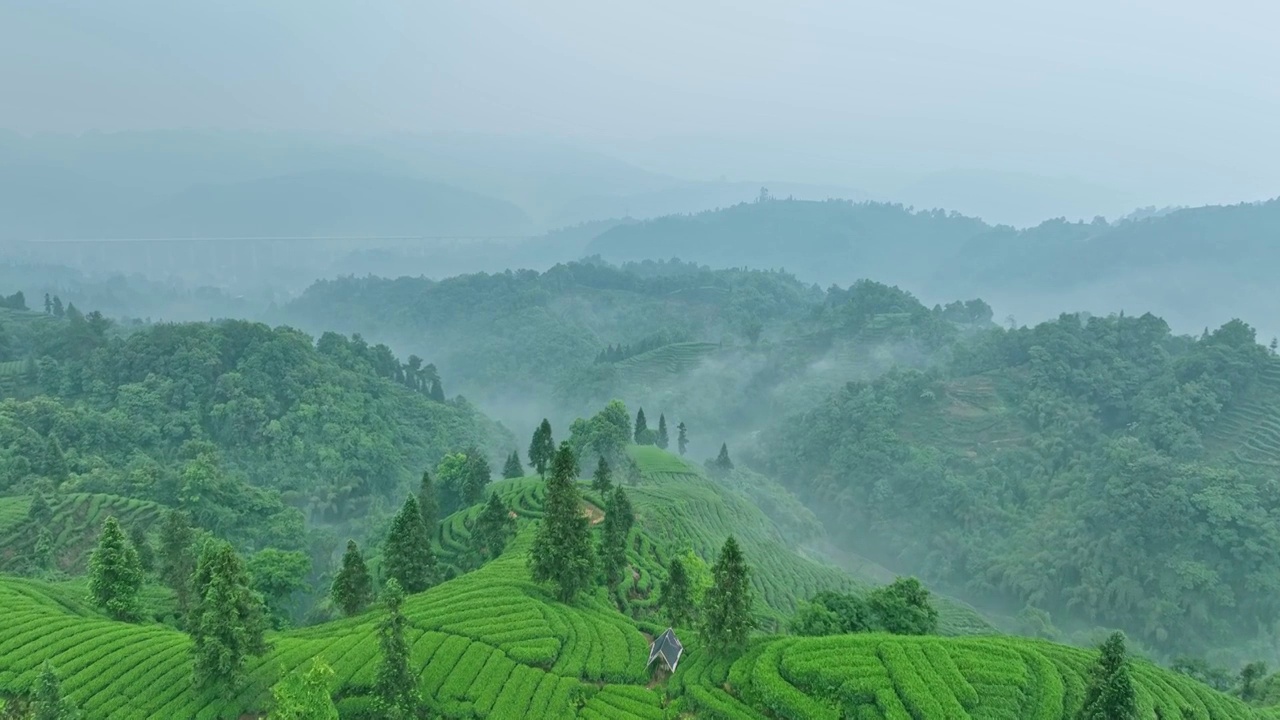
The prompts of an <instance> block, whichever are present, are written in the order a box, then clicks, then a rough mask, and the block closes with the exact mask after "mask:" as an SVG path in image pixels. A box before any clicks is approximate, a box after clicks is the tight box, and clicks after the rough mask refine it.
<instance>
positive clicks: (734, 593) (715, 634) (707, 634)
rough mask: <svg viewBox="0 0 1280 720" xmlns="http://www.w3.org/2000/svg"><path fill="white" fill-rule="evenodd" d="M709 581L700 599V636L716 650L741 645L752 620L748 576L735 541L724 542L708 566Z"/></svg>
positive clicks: (739, 646)
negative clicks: (713, 560)
mask: <svg viewBox="0 0 1280 720" xmlns="http://www.w3.org/2000/svg"><path fill="white" fill-rule="evenodd" d="M711 575H712V583H711V587H709V588H707V593H706V597H704V598H703V601H702V639H703V642H705V643H706V644H707V646H708V647H710V648H711V649H712V650H714V651H716V652H728V651H732V650H737V649H740V648H742V647H744V646H745V645H746V643H747V637H748V635H749V634H750V633H751V628H752V627H753V626H754V625H755V621H754V619H753V618H752V616H751V578H750V570H749V569H748V568H747V563H746V560H744V559H743V557H742V550H741V549H740V548H739V547H738V541H737V540H735V539H734V538H733V536H732V535H730V536H729V539H727V540H725V541H724V547H722V548H721V549H720V556H719V557H718V558H716V564H715V565H714V566H712V568H711Z"/></svg>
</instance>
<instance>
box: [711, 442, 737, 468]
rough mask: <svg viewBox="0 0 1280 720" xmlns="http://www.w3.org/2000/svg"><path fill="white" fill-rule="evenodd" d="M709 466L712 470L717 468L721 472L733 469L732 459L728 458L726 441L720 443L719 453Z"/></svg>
mask: <svg viewBox="0 0 1280 720" xmlns="http://www.w3.org/2000/svg"><path fill="white" fill-rule="evenodd" d="M711 467H712V469H713V470H717V471H719V472H722V473H727V472H729V471H730V470H732V469H733V461H732V460H730V459H729V444H728V443H721V444H720V454H719V455H717V456H716V459H715V460H713V461H712V462H711Z"/></svg>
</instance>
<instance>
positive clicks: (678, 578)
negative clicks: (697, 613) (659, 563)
mask: <svg viewBox="0 0 1280 720" xmlns="http://www.w3.org/2000/svg"><path fill="white" fill-rule="evenodd" d="M658 605H659V606H660V607H661V608H662V609H663V610H665V611H666V613H667V620H668V622H670V623H671V626H672V627H683V626H684V625H685V624H686V623H688V622H689V620H690V618H691V617H692V615H693V589H692V588H691V587H690V586H689V575H688V573H686V572H685V570H684V563H683V562H681V561H680V558H678V557H673V558H671V563H670V564H669V565H668V566H667V579H666V581H664V582H663V583H662V591H661V593H660V594H659V595H658Z"/></svg>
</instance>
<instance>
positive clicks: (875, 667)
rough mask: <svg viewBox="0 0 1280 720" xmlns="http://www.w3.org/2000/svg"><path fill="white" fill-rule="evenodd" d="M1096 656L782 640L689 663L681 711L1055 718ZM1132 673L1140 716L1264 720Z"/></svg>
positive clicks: (1188, 687) (961, 643) (988, 642)
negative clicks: (730, 658) (724, 659)
mask: <svg viewBox="0 0 1280 720" xmlns="http://www.w3.org/2000/svg"><path fill="white" fill-rule="evenodd" d="M1094 657H1095V655H1094V654H1093V653H1091V652H1088V651H1085V650H1080V649H1076V648H1071V647H1066V646H1062V645H1054V644H1052V643H1048V642H1043V641H1039V640H1027V639H1020V638H1019V639H1014V638H1001V637H990V638H945V639H944V638H928V637H925V638H921V637H900V636H891V635H845V636H834V637H824V638H781V639H771V640H763V641H760V642H758V643H756V644H755V645H754V646H753V647H752V648H751V649H750V650H749V651H748V652H747V653H746V654H745V655H744V656H743V657H741V658H740V659H738V660H737V661H736V662H734V663H733V664H732V665H731V666H729V667H728V668H727V670H726V667H725V666H724V665H723V664H719V665H716V664H703V665H700V664H698V663H690V664H689V666H687V668H683V667H682V668H681V671H680V672H679V673H677V678H679V676H680V675H686V674H688V675H692V676H693V677H691V678H688V679H684V680H683V685H684V691H685V700H684V703H685V704H686V705H687V706H689V707H691V708H695V709H697V710H698V711H699V716H700V717H714V718H731V717H759V714H758V711H761V710H763V711H765V712H767V713H768V716H769V717H774V718H785V719H788V720H840V718H860V719H861V718H866V719H868V720H870V719H872V718H875V719H881V718H883V719H884V720H913V719H919V718H947V719H948V720H964V719H966V718H991V719H995V718H1007V719H1008V720H1058V719H1059V718H1072V717H1075V716H1076V714H1077V713H1078V712H1079V710H1080V707H1081V705H1082V704H1083V701H1084V693H1085V688H1086V687H1087V683H1088V679H1087V678H1088V671H1089V666H1090V664H1091V663H1092V662H1093V658H1094ZM1132 670H1133V676H1134V679H1135V680H1136V683H1135V684H1136V686H1137V697H1138V708H1139V714H1140V716H1141V717H1143V718H1196V719H1198V720H1209V719H1210V718H1213V719H1217V718H1239V719H1240V720H1246V719H1248V718H1255V717H1257V715H1256V713H1255V712H1254V711H1253V710H1252V709H1250V708H1249V707H1247V706H1245V705H1244V704H1243V703H1241V702H1240V701H1239V700H1237V699H1235V698H1231V697H1228V696H1226V695H1223V694H1221V693H1218V692H1216V691H1214V690H1212V689H1210V688H1209V687H1208V686H1206V685H1203V684H1201V683H1199V682H1196V681H1194V680H1191V679H1189V678H1186V677H1183V676H1180V675H1175V674H1173V673H1169V672H1168V671H1165V670H1162V669H1160V668H1157V667H1155V666H1153V665H1150V664H1149V663H1146V662H1142V661H1135V662H1134V663H1133V666H1132ZM722 683H723V684H727V688H728V690H727V691H725V690H721V689H720V688H721V687H722ZM708 686H710V687H709V689H708Z"/></svg>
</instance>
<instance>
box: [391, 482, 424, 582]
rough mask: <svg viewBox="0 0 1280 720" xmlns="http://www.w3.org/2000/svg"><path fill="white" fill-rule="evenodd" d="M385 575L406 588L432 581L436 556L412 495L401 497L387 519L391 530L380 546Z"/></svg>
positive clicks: (416, 502)
mask: <svg viewBox="0 0 1280 720" xmlns="http://www.w3.org/2000/svg"><path fill="white" fill-rule="evenodd" d="M382 563H383V568H384V569H385V571H386V574H387V577H389V578H395V579H396V581H397V582H399V583H400V587H401V588H403V589H404V590H405V591H406V592H410V593H418V592H422V591H423V590H426V589H427V588H429V587H431V585H432V583H433V582H434V581H435V571H436V556H435V553H433V552H432V550H431V541H430V540H429V539H428V537H427V528H426V526H425V525H423V524H422V512H421V511H420V510H419V509H418V501H417V500H416V499H414V497H413V496H412V495H410V496H409V497H407V498H405V501H404V505H403V506H402V507H401V508H400V512H399V513H397V514H396V517H395V519H394V520H392V521H391V531H390V532H389V533H388V534H387V542H386V544H385V545H383V549H382Z"/></svg>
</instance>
